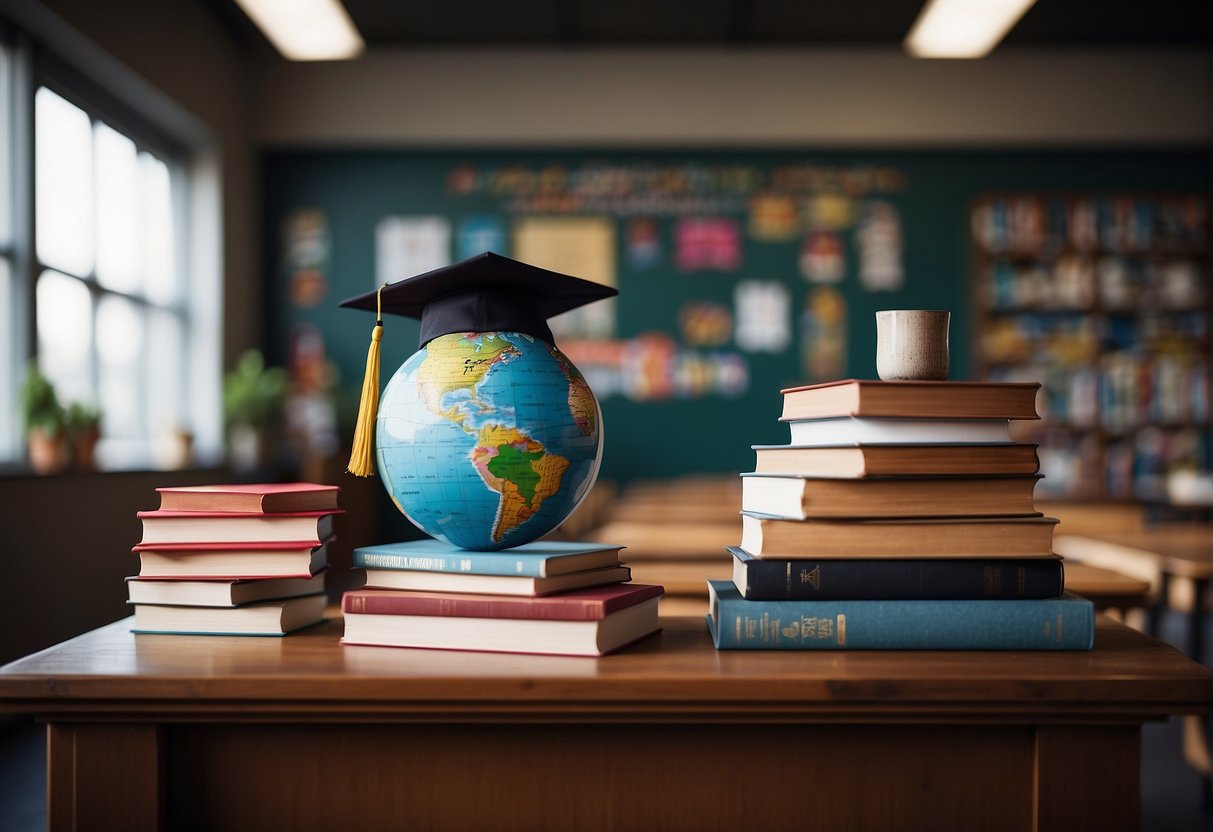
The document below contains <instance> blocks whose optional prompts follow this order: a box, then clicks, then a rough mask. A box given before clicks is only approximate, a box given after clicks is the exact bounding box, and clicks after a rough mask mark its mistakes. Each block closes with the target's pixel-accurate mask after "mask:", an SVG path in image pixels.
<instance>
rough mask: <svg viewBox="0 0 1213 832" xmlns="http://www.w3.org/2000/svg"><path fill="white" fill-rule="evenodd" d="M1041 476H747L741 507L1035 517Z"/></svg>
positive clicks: (837, 513) (774, 511)
mask: <svg viewBox="0 0 1213 832" xmlns="http://www.w3.org/2000/svg"><path fill="white" fill-rule="evenodd" d="M1039 479H1040V477H1039V476H1036V475H1029V476H1018V477H1014V476H1010V477H895V478H891V477H885V478H875V477H871V478H866V479H833V478H818V477H802V476H789V475H774V474H758V473H747V474H742V475H741V508H742V510H743V511H752V512H757V513H759V514H770V515H777V516H780V517H790V518H793V519H797V520H804V519H808V518H810V517H943V516H973V515H987V516H995V515H1027V514H1034V513H1036V512H1035V508H1034V507H1033V505H1034V504H1033V500H1032V495H1033V491H1034V490H1035V488H1036V482H1037V480H1039Z"/></svg>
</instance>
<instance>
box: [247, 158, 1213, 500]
mask: <svg viewBox="0 0 1213 832" xmlns="http://www.w3.org/2000/svg"><path fill="white" fill-rule="evenodd" d="M263 170H264V177H265V178H264V183H263V184H264V194H265V203H264V207H265V225H264V227H265V229H266V238H265V246H264V251H265V273H266V275H267V276H271V279H268V280H267V281H266V286H267V297H266V303H265V308H266V310H267V320H266V322H265V323H266V343H265V348H266V351H267V353H268V354H269V355H270V356H271V358H273V359H276V360H278V361H285V360H286V357H287V354H288V351H289V344H290V343H291V339H292V336H293V333H295V332H297V331H298V328H299V327H301V326H310V327H313V328H314V330H313V331H314V332H316V333H318V334H319V335H320V336H321V337H322V339H323V343H324V346H325V350H326V353H327V356H328V358H329V359H330V360H332V361H333V362H334V363H335V364H336V366H337V367H338V368H339V371H340V374H341V383H340V386H341V392H342V402H343V404H342V407H341V410H342V414H341V415H342V418H343V419H345V420H347V421H348V420H352V417H353V414H352V412H351V411H352V409H353V408H354V407H355V404H354V403H353V402H354V401H355V398H356V395H357V389H358V387H359V386H360V384H361V379H362V367H363V361H364V359H365V356H366V348H367V342H368V337H369V333H370V329H371V325H372V323H373V319H372V317H371V316H369V315H368V314H367V313H364V312H354V311H350V310H341V309H338V308H337V304H338V302H339V301H340V300H342V299H344V298H346V297H349V296H352V295H355V294H359V293H362V292H365V291H368V290H370V289H372V288H373V287H374V286H375V285H376V227H377V225H378V224H379V223H380V221H381V220H383V219H384V218H385V217H392V216H406V217H419V216H428V217H438V218H441V219H442V220H444V221H445V222H446V223H448V224H449V226H450V228H451V230H452V232H453V233H452V242H451V251H450V256H451V257H452V258H453V257H456V256H457V255H458V254H459V251H458V246H459V238H458V232H459V230H460V229H462V228H466V227H468V225H469V224H474V223H484V222H488V223H489V224H490V225H491V224H493V223H497V225H498V228H499V229H501V230H502V231H503V238H502V239H503V241H504V242H503V243H502V246H503V248H504V250H501V251H500V253H502V254H505V255H510V256H512V255H513V254H514V252H513V251H512V250H511V230H512V229H513V228H514V227H515V225H516V223H518V222H519V221H521V220H525V219H527V218H533V217H552V216H565V217H568V216H576V217H586V216H590V217H599V218H602V221H603V222H604V223H606V224H607V225H608V226H609V227H611V228H612V229H613V232H614V247H615V255H614V260H615V268H614V273H615V277H616V281H617V286H618V288H619V290H620V296H619V299H618V301H617V307H616V320H615V331H614V336H613V338H614V340H613V341H611V342H608V344H610V343H613V344H614V345H615V346H616V347H617V348H619V349H622V350H624V351H626V350H627V349H630V348H632V347H634V345H635V344H636V343H637V339H641V342H642V343H643V338H644V337H645V336H646V334H652V333H665V335H666V337H667V339H668V340H667V342H666V343H667V344H669V345H671V348H672V349H674V350H676V351H677V355H678V356H679V360H680V361H683V364H680V365H679V367H680V368H681V369H678V368H676V369H675V370H673V371H671V372H672V373H677V372H682V373H683V374H684V375H685V374H687V373H690V374H691V375H694V373H695V372H696V371H697V369H698V370H702V368H703V366H709V367H711V366H714V365H713V364H712V362H714V361H718V360H719V359H721V357H722V356H723V357H725V358H727V359H730V360H737V359H740V361H741V363H742V366H743V367H744V370H745V383H744V384H743V385H740V387H738V386H734V387H730V388H728V389H714V388H713V389H711V390H708V391H706V392H705V391H702V390H698V389H696V388H695V385H694V384H692V385H691V386H690V388H687V387H686V386H685V385H684V386H683V387H682V388H677V389H672V390H670V391H668V392H667V393H664V394H659V395H655V396H654V395H649V396H648V397H647V398H645V397H643V396H642V397H640V398H637V397H635V396H633V397H629V396H628V395H625V394H623V393H620V392H613V391H610V390H608V391H607V394H605V395H601V396H600V398H601V400H602V407H603V417H604V425H605V428H606V451H605V457H604V461H603V469H602V476H604V477H607V478H610V479H613V480H617V481H627V480H630V479H634V478H645V477H664V476H672V475H678V474H686V473H697V472H729V471H742V470H747V469H749V468H751V467H752V464H753V455H752V452H751V451H750V445H752V444H766V443H780V442H784V441H786V428H785V427H784V426H783V425H781V424H780V423H779V422H778V421H777V417H778V415H779V408H780V400H779V394H778V391H779V389H780V388H781V387H785V386H788V385H791V384H798V383H804V382H805V381H807V380H812V379H811V373H810V369H811V368H810V366H808V365H807V364H806V360H807V359H809V358H812V355H813V350H812V347H813V345H814V343H816V342H814V341H811V340H810V333H811V332H813V331H816V330H813V329H811V328H810V329H806V327H811V326H812V321H813V319H812V318H810V317H806V313H805V310H806V308H809V307H810V306H811V304H812V302H813V301H812V299H813V298H817V299H820V298H821V297H823V296H824V297H828V298H834V299H841V301H842V302H843V305H844V306H845V314H844V315H843V317H842V320H841V324H842V331H843V332H844V333H845V341H844V347H845V349H844V350H843V352H842V353H841V355H840V360H839V361H838V362H836V369H837V371H838V375H839V376H841V377H848V376H858V377H874V375H875V360H874V339H875V321H874V313H875V312H876V311H877V310H878V309H888V308H942V309H950V310H952V313H953V318H952V333H951V340H952V377H953V378H966V377H968V374H969V372H970V367H971V362H970V357H969V353H970V347H971V344H972V342H973V341H972V339H973V333H972V332H971V331H970V314H969V309H970V305H971V296H970V293H971V289H970V274H969V273H970V266H971V264H970V256H971V254H970V242H969V229H968V215H969V208H970V206H971V204H972V202H973V201H974V200H975V199H976V198H977V197H978V196H979V195H980V194H982V193H983V192H987V191H1016V190H1033V191H1041V190H1045V191H1049V190H1051V191H1059V192H1064V191H1069V190H1081V191H1085V192H1099V191H1104V190H1106V191H1126V190H1131V191H1136V192H1148V191H1176V190H1182V191H1184V192H1203V191H1207V190H1208V188H1209V180H1210V162H1209V156H1208V153H1207V150H1190V151H1168V152H1162V151H1151V152H1145V151H1143V152H1127V151H1118V152H1106V151H1098V152H1081V153H1080V152H1043V151H1041V152H1022V151H1020V152H994V151H982V152H935V151H932V152H887V151H871V152H820V151H805V152H796V151H763V152H757V151H737V152H728V151H712V152H708V151H697V152H688V153H671V152H668V151H655V152H652V153H645V152H640V151H627V152H622V151H601V152H589V151H584V152H568V151H564V152H541V151H531V152H458V153H452V152H422V151H412V150H410V151H404V150H398V151H397V150H273V151H268V152H267V153H266V154H265V157H264V165H263ZM823 196H827V197H829V196H842V197H844V201H843V203H837V204H846V205H849V206H850V214H849V218H847V219H843V220H837V218H835V220H833V221H831V222H833V225H830V223H826V225H827V226H828V227H829V229H831V230H832V231H833V232H834V233H835V234H836V235H837V236H836V237H835V238H833V240H834V242H835V243H836V244H839V245H840V246H841V253H842V257H841V261H842V264H843V271H842V274H841V279H840V280H839V282H837V283H833V284H816V283H812V282H810V281H809V280H808V279H806V277H805V276H804V275H803V274H802V259H801V258H802V254H804V252H805V246H806V235H807V234H808V233H810V231H812V230H813V229H814V228H819V227H820V223H821V219H820V217H818V218H816V219H815V218H814V217H813V211H814V210H815V208H816V207H820V205H821V204H822V203H820V202H818V201H817V200H818V199H819V198H820V197H823ZM771 198H773V199H771ZM873 203H881V204H882V205H883V206H884V207H885V208H886V209H887V210H889V211H891V212H892V214H893V215H894V216H896V218H897V226H896V230H897V244H898V245H899V246H900V249H899V254H900V256H899V263H900V266H901V268H902V270H903V273H904V283H903V284H902V285H900V286H898V287H896V288H893V289H891V290H872V289H870V288H868V286H867V285H866V284H865V280H864V279H863V274H862V270H863V268H864V266H863V264H864V263H865V262H867V261H865V254H866V253H865V252H864V251H861V250H860V249H861V248H862V247H863V246H864V245H865V243H864V242H863V240H864V239H865V238H864V236H863V234H862V232H861V229H863V228H867V227H868V226H866V225H865V217H869V216H870V214H869V213H868V212H869V211H870V210H871V205H872V204H873ZM764 206H765V208H771V207H772V206H774V207H775V208H781V209H787V208H788V207H789V206H790V207H791V208H792V209H793V210H794V217H793V218H792V219H791V220H789V221H788V223H790V224H785V225H784V227H782V228H776V229H775V231H774V232H772V230H771V228H770V227H764V226H761V225H756V220H755V217H756V216H757V217H760V218H761V217H764V216H767V214H764V213H763V210H764ZM300 212H313V213H311V214H307V215H306V216H310V217H311V218H312V221H313V222H315V221H316V218H319V223H320V230H319V231H318V232H317V233H318V234H319V235H320V237H321V241H322V246H321V248H322V249H323V251H322V256H321V257H320V258H319V260H318V262H317V263H316V264H314V265H315V266H316V268H315V271H316V272H317V274H316V275H313V278H314V280H313V282H311V283H309V284H306V285H305V288H304V289H303V290H301V289H300V286H299V284H298V280H299V273H300V261H299V259H298V258H297V256H296V255H297V252H296V253H294V254H293V253H292V252H293V251H294V249H293V248H292V247H293V246H296V245H297V243H298V240H297V239H295V238H291V237H290V236H289V234H286V233H285V232H284V229H286V228H287V227H288V226H289V225H290V223H292V222H294V221H297V218H298V217H299V216H300V215H301V214H300ZM844 213H845V212H844ZM774 216H775V217H776V225H779V224H780V223H783V221H784V220H787V217H786V216H784V215H782V214H779V212H778V211H776V212H775V215H774ZM781 217H782V219H780V218H781ZM486 218H487V219H486ZM704 218H714V219H720V218H723V219H724V220H725V221H726V222H725V226H724V227H725V230H728V229H729V228H730V227H731V228H732V229H733V230H735V232H736V235H737V236H736V244H735V247H733V248H732V249H731V250H730V251H729V252H728V253H727V254H726V256H725V260H726V261H728V260H729V258H735V260H734V262H724V263H723V268H721V267H719V266H721V265H722V264H720V263H717V264H715V265H716V266H717V267H713V266H712V264H708V265H706V266H705V264H704V263H703V262H699V263H691V264H689V266H688V264H687V263H685V262H683V263H681V264H680V262H679V255H680V252H681V251H682V248H681V246H680V241H681V240H682V236H681V235H682V234H683V233H684V231H685V227H684V226H683V225H682V223H683V222H684V221H696V220H701V219H704ZM638 220H644V221H645V222H646V223H649V225H648V227H649V228H651V229H655V230H656V240H657V243H658V250H659V254H658V256H657V258H656V261H655V262H651V263H650V262H643V259H642V257H641V256H640V254H641V253H642V249H641V248H640V247H638V246H633V243H634V242H636V238H634V236H633V235H634V233H635V231H634V226H633V225H632V223H633V222H636V221H638ZM718 230H719V229H718ZM886 230H887V228H886ZM866 239H870V238H866ZM292 240H294V242H292ZM886 242H887V240H886ZM729 245H733V244H732V243H729ZM646 251H647V250H646ZM292 257H295V259H294V260H292ZM304 260H306V258H304ZM404 276H407V275H398V276H397V279H398V278H399V277H404ZM742 281H760V282H762V283H764V284H766V283H774V284H779V285H780V286H782V287H783V289H782V291H783V293H784V294H785V295H786V297H787V299H788V308H787V310H786V318H787V322H788V325H789V326H788V331H789V335H790V338H789V340H788V342H787V345H786V347H784V348H776V349H775V350H774V351H771V352H766V351H755V350H752V349H746V348H744V347H743V345H741V344H739V343H737V340H736V339H735V338H734V337H733V336H732V334H731V331H728V332H725V334H724V335H723V336H721V334H720V332H719V331H717V333H716V340H717V341H720V343H698V342H697V343H688V336H687V333H686V332H685V331H684V329H683V328H682V326H681V324H680V314H681V313H683V311H684V308H685V307H686V305H687V304H688V303H691V304H694V303H699V304H707V305H708V306H707V307H706V308H708V309H715V310H725V311H726V312H728V313H731V314H733V315H737V313H738V310H737V306H736V303H737V295H736V292H737V287H738V284H739V283H741V282H742ZM823 287H828V291H826V292H825V293H824V295H823V294H822V289H823ZM700 308H704V307H700ZM814 308H818V307H814ZM717 329H718V330H719V327H718V328H717ZM417 331H418V330H417V325H416V323H415V322H412V321H404V320H392V321H389V322H388V325H387V327H386V329H385V335H384V340H383V366H384V369H383V379H382V381H383V383H386V381H387V378H388V376H389V375H390V373H391V372H393V371H394V369H395V367H396V366H397V365H398V364H399V363H400V362H401V361H403V360H404V359H405V358H406V357H407V356H408V355H410V354H411V353H412V352H413V351H414V350H415V349H416V346H417V343H416V339H417ZM697 337H698V336H697ZM722 338H723V340H722ZM629 345H632V347H629ZM806 353H808V355H806ZM818 357H819V358H820V355H819V356H818ZM686 359H689V364H687V363H686V361H685V360H686ZM574 360H578V359H576V358H575V359H574ZM578 363H579V364H580V363H581V362H580V361H578ZM826 363H827V365H828V363H829V362H826ZM621 366H622V368H623V372H624V373H627V372H633V371H634V370H635V365H630V364H628V363H627V362H626V361H624V362H623V364H622V365H621ZM583 369H587V368H586V367H584V366H583ZM590 378H591V383H594V381H593V379H594V375H593V373H590ZM679 378H680V379H681V381H685V379H684V378H681V377H679ZM681 381H680V383H681Z"/></svg>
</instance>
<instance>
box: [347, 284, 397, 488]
mask: <svg viewBox="0 0 1213 832" xmlns="http://www.w3.org/2000/svg"><path fill="white" fill-rule="evenodd" d="M383 285H384V286H386V285H387V284H386V283H385V284H383ZM381 340H383V286H380V287H379V291H378V292H376V293H375V328H374V329H373V330H372V331H371V345H370V347H368V348H367V351H366V374H365V375H364V376H363V377H362V396H361V398H360V399H359V400H358V421H357V422H356V423H355V426H354V444H353V447H352V448H351V449H350V464H349V465H348V466H346V469H345V470H347V471H349V472H350V473H351V474H353V475H354V476H356V477H369V476H370V475H371V474H373V473H375V458H374V454H373V452H372V445H373V443H374V436H375V415H376V413H377V412H378V410H379V342H380V341H381Z"/></svg>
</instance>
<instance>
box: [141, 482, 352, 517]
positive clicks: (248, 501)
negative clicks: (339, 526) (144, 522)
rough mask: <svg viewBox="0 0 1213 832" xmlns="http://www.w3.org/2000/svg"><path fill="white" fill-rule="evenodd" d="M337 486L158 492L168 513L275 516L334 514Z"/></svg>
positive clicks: (251, 485)
mask: <svg viewBox="0 0 1213 832" xmlns="http://www.w3.org/2000/svg"><path fill="white" fill-rule="evenodd" d="M337 490H338V489H337V486H335V485H318V484H316V483H312V482H277V483H230V484H225V485H181V486H170V487H164V488H157V489H156V491H158V492H159V493H160V508H161V510H164V511H223V512H246V513H249V514H274V513H281V512H295V511H333V510H335V509H336V508H337Z"/></svg>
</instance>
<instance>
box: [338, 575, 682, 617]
mask: <svg viewBox="0 0 1213 832" xmlns="http://www.w3.org/2000/svg"><path fill="white" fill-rule="evenodd" d="M663 594H665V589H664V588H663V587H660V586H649V585H646V584H612V585H610V586H595V587H590V588H588V589H578V590H574V591H572V592H566V593H562V594H560V595H548V596H545V597H542V598H524V597H515V596H502V595H469V594H466V593H457V592H400V591H394V590H390V589H360V590H355V591H353V592H347V593H345V595H344V597H343V598H342V599H341V609H342V611H343V612H345V613H353V614H369V615H426V616H443V617H455V618H529V619H540V620H545V621H597V620H600V619H603V618H606V617H607V616H608V615H610V614H611V613H613V612H617V611H619V610H622V609H626V608H628V607H631V606H635V605H636V604H639V603H641V602H643V601H648V600H649V599H651V598H659V597H661V596H662V595H663Z"/></svg>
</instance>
